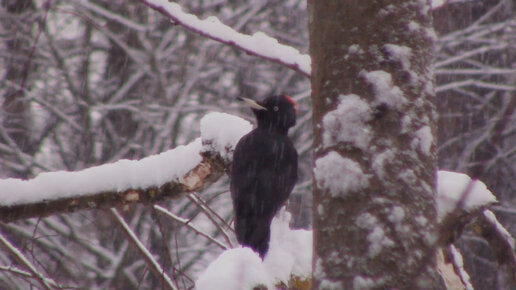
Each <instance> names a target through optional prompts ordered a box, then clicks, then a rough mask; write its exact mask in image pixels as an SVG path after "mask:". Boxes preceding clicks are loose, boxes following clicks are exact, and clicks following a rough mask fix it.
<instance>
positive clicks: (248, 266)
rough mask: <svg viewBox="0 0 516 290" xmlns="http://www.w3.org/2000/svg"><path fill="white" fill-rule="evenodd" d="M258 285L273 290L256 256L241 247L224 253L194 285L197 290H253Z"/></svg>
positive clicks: (248, 249)
mask: <svg viewBox="0 0 516 290" xmlns="http://www.w3.org/2000/svg"><path fill="white" fill-rule="evenodd" d="M258 285H264V286H266V287H267V288H268V289H274V288H273V287H274V286H273V283H272V280H271V279H270V277H269V276H268V274H267V269H266V268H265V267H264V265H263V264H262V260H261V259H260V257H259V256H258V254H256V253H255V252H253V250H251V249H250V248H241V247H239V248H235V249H231V250H227V251H224V252H223V253H222V254H221V255H220V256H219V257H218V258H217V259H216V260H215V261H213V262H212V263H211V264H210V265H209V266H208V268H207V269H206V271H204V273H203V274H201V276H200V277H199V279H198V280H197V281H196V283H195V286H196V289H197V290H211V289H228V290H241V289H253V288H254V287H256V286H258Z"/></svg>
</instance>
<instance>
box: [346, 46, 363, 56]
mask: <svg viewBox="0 0 516 290" xmlns="http://www.w3.org/2000/svg"><path fill="white" fill-rule="evenodd" d="M348 53H350V54H356V53H358V54H363V53H364V50H363V49H362V48H361V47H360V45H358V44H352V45H350V46H349V47H348Z"/></svg>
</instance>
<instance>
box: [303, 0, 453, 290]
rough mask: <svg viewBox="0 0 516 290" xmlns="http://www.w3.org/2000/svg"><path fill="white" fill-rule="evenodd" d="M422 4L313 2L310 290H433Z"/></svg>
mask: <svg viewBox="0 0 516 290" xmlns="http://www.w3.org/2000/svg"><path fill="white" fill-rule="evenodd" d="M429 8H430V7H429V5H427V4H425V1H415V0H404V1H397V0H390V1H312V2H311V4H310V6H309V9H310V11H309V13H310V23H309V29H310V53H311V57H312V79H311V81H312V101H313V116H314V138H315V140H314V148H315V152H314V160H315V168H314V181H315V182H314V185H315V186H314V285H315V288H316V289H442V288H443V284H442V281H441V280H440V278H438V276H437V274H436V270H435V263H434V261H433V258H431V257H433V248H434V247H433V246H432V244H433V237H434V235H433V233H434V228H435V223H436V210H435V201H434V195H435V194H434V191H435V172H436V154H435V145H434V143H435V142H434V138H433V136H434V132H435V110H434V106H433V103H432V102H433V97H434V92H433V86H432V72H431V69H430V65H431V61H432V44H433V41H434V34H433V30H432V29H431V16H430V14H429Z"/></svg>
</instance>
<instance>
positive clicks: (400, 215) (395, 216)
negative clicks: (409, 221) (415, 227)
mask: <svg viewBox="0 0 516 290" xmlns="http://www.w3.org/2000/svg"><path fill="white" fill-rule="evenodd" d="M387 218H388V219H389V220H390V221H391V222H393V223H399V222H401V221H402V220H403V219H404V218H405V210H404V209H403V208H402V207H401V206H394V207H393V208H392V210H391V212H390V214H389V215H388V216H387Z"/></svg>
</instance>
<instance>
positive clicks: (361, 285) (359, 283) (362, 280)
mask: <svg viewBox="0 0 516 290" xmlns="http://www.w3.org/2000/svg"><path fill="white" fill-rule="evenodd" d="M374 286H375V283H374V281H373V279H371V278H369V277H364V276H356V277H355V278H353V289H354V290H367V289H372V288H374Z"/></svg>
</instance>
